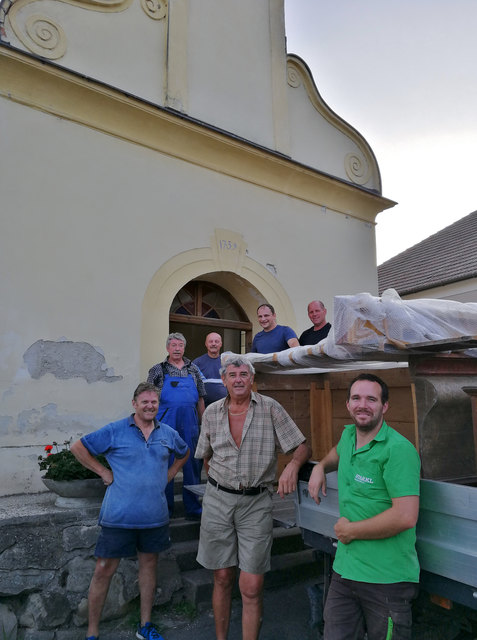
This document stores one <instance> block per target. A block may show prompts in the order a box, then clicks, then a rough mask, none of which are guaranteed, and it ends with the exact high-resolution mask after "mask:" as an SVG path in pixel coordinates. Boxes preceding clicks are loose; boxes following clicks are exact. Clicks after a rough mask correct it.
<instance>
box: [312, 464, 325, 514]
mask: <svg viewBox="0 0 477 640" xmlns="http://www.w3.org/2000/svg"><path fill="white" fill-rule="evenodd" d="M320 491H321V493H322V494H323V495H324V496H325V497H326V474H325V471H324V469H323V467H322V465H321V464H320V463H318V464H315V466H314V468H313V471H312V472H311V476H310V479H309V480H308V493H309V495H310V497H312V498H313V500H314V501H315V502H316V504H320V502H321V498H320V496H319V495H318V494H319V493H320Z"/></svg>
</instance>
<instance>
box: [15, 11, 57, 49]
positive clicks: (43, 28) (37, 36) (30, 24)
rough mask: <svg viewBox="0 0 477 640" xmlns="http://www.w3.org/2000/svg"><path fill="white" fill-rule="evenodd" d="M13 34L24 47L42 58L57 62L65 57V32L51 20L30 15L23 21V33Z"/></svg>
mask: <svg viewBox="0 0 477 640" xmlns="http://www.w3.org/2000/svg"><path fill="white" fill-rule="evenodd" d="M15 32H16V34H17V36H18V37H19V39H20V40H21V41H22V43H23V44H24V45H25V47H27V48H28V49H29V50H30V51H32V52H33V53H35V54H36V55H38V56H41V57H42V58H48V59H50V60H57V59H58V58H61V57H62V56H64V55H65V52H66V35H65V32H64V31H63V29H62V28H61V26H60V25H59V24H57V23H56V22H54V20H52V19H51V18H48V17H45V16H40V15H31V16H29V17H28V18H27V20H26V21H25V33H19V32H18V31H17V30H15Z"/></svg>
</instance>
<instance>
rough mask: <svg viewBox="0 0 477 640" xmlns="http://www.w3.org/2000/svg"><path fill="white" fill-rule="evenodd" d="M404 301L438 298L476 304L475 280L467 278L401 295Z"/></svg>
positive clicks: (476, 284) (476, 279) (476, 287)
mask: <svg viewBox="0 0 477 640" xmlns="http://www.w3.org/2000/svg"><path fill="white" fill-rule="evenodd" d="M402 298H403V299H404V300H415V299H417V298H438V299H441V300H456V301H457V302H477V278H469V279H467V280H461V281H459V282H452V283H451V284H447V285H444V286H442V287H434V288H432V289H423V290H422V291H418V292H417V293H410V294H407V295H403V296H402Z"/></svg>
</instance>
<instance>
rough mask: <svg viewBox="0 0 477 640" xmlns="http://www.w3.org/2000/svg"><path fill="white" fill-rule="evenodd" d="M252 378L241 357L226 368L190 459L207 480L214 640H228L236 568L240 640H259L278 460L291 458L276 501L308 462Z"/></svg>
mask: <svg viewBox="0 0 477 640" xmlns="http://www.w3.org/2000/svg"><path fill="white" fill-rule="evenodd" d="M254 373H255V370H254V368H253V366H252V364H251V363H250V362H249V361H248V360H247V359H246V358H244V357H241V356H235V357H233V358H231V359H228V360H227V362H226V364H225V367H223V368H222V369H221V376H222V380H223V383H224V385H225V387H226V388H227V393H228V395H227V397H226V398H224V399H222V400H218V401H217V402H214V403H213V404H211V405H210V406H209V407H208V408H207V409H206V411H205V413H204V415H203V418H202V427H201V433H200V437H199V442H198V445H197V449H196V452H195V457H196V458H203V459H204V464H205V467H206V469H207V472H208V482H207V487H206V492H205V496H204V500H203V503H202V509H203V513H202V522H201V529H200V541H199V551H198V554H197V560H198V562H200V564H202V565H203V566H204V567H206V568H207V569H212V570H213V571H214V591H213V596H212V606H213V609H214V617H215V631H216V636H217V640H226V639H227V634H228V628H229V622H230V607H231V598H232V587H233V585H234V583H235V576H236V571H237V567H238V568H239V569H240V577H239V587H240V593H241V595H242V604H243V613H242V638H243V640H257V638H258V633H259V629H260V623H261V618H262V592H263V581H264V574H265V572H266V571H268V570H269V569H270V551H271V546H272V541H273V534H272V529H273V518H272V492H273V483H274V480H275V476H276V472H277V455H278V453H279V452H282V453H289V452H292V451H293V457H292V459H291V461H290V462H289V463H288V464H287V466H286V467H285V469H284V470H283V472H282V474H281V476H280V478H279V481H278V493H279V494H280V496H281V497H282V498H283V496H284V495H285V494H288V493H291V492H292V491H294V490H295V489H296V486H297V480H298V471H299V469H300V467H301V466H302V464H304V463H305V462H306V461H307V460H308V458H309V457H310V449H309V447H308V445H307V444H306V443H305V436H304V435H303V434H302V433H301V431H300V430H299V429H298V427H297V426H296V424H295V423H294V422H293V420H292V419H291V418H290V416H289V415H288V414H287V412H286V411H285V410H284V409H283V407H282V406H281V405H280V404H279V403H278V402H276V400H273V399H272V398H269V397H267V396H262V395H260V394H258V393H254V392H252V384H253V377H254Z"/></svg>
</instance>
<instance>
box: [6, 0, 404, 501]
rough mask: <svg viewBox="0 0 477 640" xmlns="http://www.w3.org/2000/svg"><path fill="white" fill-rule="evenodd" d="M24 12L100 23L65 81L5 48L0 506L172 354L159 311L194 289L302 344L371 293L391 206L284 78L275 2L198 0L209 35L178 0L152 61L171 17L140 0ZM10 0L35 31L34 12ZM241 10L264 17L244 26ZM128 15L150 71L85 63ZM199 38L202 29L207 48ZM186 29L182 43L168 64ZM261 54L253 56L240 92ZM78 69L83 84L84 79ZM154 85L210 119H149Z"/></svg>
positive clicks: (125, 405) (332, 126)
mask: <svg viewBox="0 0 477 640" xmlns="http://www.w3.org/2000/svg"><path fill="white" fill-rule="evenodd" d="M35 1H36V2H39V3H42V2H43V3H50V4H42V8H43V9H45V10H46V9H47V8H48V10H49V11H50V12H52V13H53V14H54V17H55V20H57V21H58V22H59V23H60V24H62V25H64V26H66V27H67V29H66V32H68V33H70V32H74V31H75V25H76V26H77V28H78V30H80V31H81V30H82V29H88V28H89V27H91V29H93V27H94V28H95V29H99V31H100V32H101V33H102V34H103V38H102V39H100V40H101V41H102V44H99V43H96V44H93V41H92V40H91V41H88V44H89V45H90V47H91V51H89V52H83V53H82V54H81V56H80V55H79V53H78V51H79V49H78V46H71V47H70V45H72V44H74V38H73V40H71V38H69V39H68V41H67V42H68V47H70V48H68V47H67V49H66V53H65V55H64V59H61V60H60V61H59V63H60V64H62V65H63V64H64V62H67V61H68V64H69V65H70V67H71V69H72V70H73V71H74V72H73V73H71V72H69V71H68V70H66V69H62V68H60V67H58V66H56V65H55V64H51V63H45V62H44V61H43V60H40V59H37V58H34V57H32V56H31V55H30V52H28V51H27V52H26V53H22V52H21V51H17V50H14V49H11V48H9V47H0V145H1V154H0V164H1V166H0V175H1V180H2V185H1V189H2V234H1V236H0V243H1V246H0V269H1V272H2V274H8V275H7V277H4V278H2V281H1V283H0V295H1V300H2V305H0V402H1V405H0V469H1V472H0V474H1V483H0V492H1V493H3V494H12V493H20V492H22V491H37V490H41V489H42V485H41V482H40V479H39V473H38V468H37V457H38V455H39V454H40V453H41V452H42V449H43V446H44V445H45V444H47V443H49V442H51V441H52V440H57V441H58V442H63V441H64V440H66V439H69V438H73V439H75V438H77V437H78V436H79V435H81V434H83V433H86V432H88V431H90V430H92V429H94V428H97V427H98V426H100V425H102V424H104V423H106V422H108V421H110V420H114V419H116V418H118V417H119V416H122V415H124V414H125V413H126V412H127V411H128V410H129V408H130V396H131V394H132V391H133V389H134V387H135V386H136V384H137V383H138V382H139V380H140V379H143V378H144V377H145V376H146V374H147V370H148V368H149V367H150V366H151V364H153V363H155V362H157V361H159V360H160V359H162V358H163V357H164V347H163V345H164V341H165V337H166V335H167V333H168V313H169V307H170V305H171V302H172V299H173V297H174V295H175V294H176V293H177V291H178V290H179V289H180V288H181V287H182V286H183V285H184V284H186V283H187V282H188V281H189V280H191V279H194V278H201V279H205V280H209V281H211V282H216V283H217V284H220V285H221V286H223V287H224V288H226V289H227V290H228V291H229V292H230V293H231V294H232V295H233V296H234V297H235V298H236V299H237V300H238V302H239V303H240V304H241V306H242V307H243V309H244V310H245V312H246V313H247V314H248V316H249V318H250V320H251V321H253V322H255V325H254V329H255V330H257V324H256V318H255V309H256V306H257V304H258V302H261V301H262V300H264V299H266V300H268V301H269V302H271V303H272V304H274V305H275V307H276V309H277V313H278V320H279V322H280V323H282V324H289V325H291V326H293V328H294V329H295V330H296V331H297V332H301V331H302V330H303V329H305V328H306V327H307V326H308V325H309V321H308V318H307V315H306V305H307V303H308V302H309V301H310V300H311V299H314V298H317V297H318V298H320V299H322V300H323V301H324V302H325V304H326V305H327V306H328V309H329V312H330V315H331V314H332V301H333V296H334V295H339V294H347V293H356V292H358V291H369V292H371V293H376V291H377V274H376V258H375V236H374V221H375V217H376V215H377V213H379V212H380V211H382V210H383V209H384V208H387V207H389V206H392V204H393V203H392V202H391V201H389V200H386V199H385V198H383V197H382V196H381V195H380V183H379V171H378V168H377V164H376V162H375V159H374V156H373V155H372V152H371V150H370V149H369V147H368V146H367V145H366V143H365V141H364V140H363V139H362V138H361V137H360V136H359V134H358V133H357V132H355V131H354V130H352V128H351V127H349V125H346V123H343V122H342V121H341V120H340V119H339V118H338V117H337V116H334V115H333V114H331V113H330V112H329V110H328V111H327V107H326V105H323V104H320V102H319V97H317V94H316V89H315V88H314V86H313V85H312V82H311V81H310V78H309V76H308V75H307V73H308V72H307V70H306V68H305V67H304V66H303V65H301V64H300V63H299V61H297V60H296V59H293V60H292V59H290V60H289V65H290V64H291V65H292V66H293V67H294V71H295V72H296V73H297V74H298V76H299V78H300V83H298V84H297V77H296V76H295V77H294V79H293V78H292V79H291V80H290V75H288V76H287V64H286V55H285V53H286V52H285V50H284V40H283V38H282V40H280V38H281V36H280V34H283V32H282V28H283V24H282V22H283V15H282V13H280V12H282V8H283V7H282V2H281V0H270V1H269V2H264V3H256V2H255V1H254V2H252V1H251V0H248V4H247V3H240V5H238V4H237V3H230V5H229V4H227V7H228V11H229V13H228V12H227V11H225V9H224V7H225V4H226V3H224V5H223V6H222V4H220V6H218V5H217V4H216V1H215V4H214V3H213V2H212V0H207V3H208V7H209V11H208V15H209V18H210V17H211V16H212V18H213V19H209V22H207V20H206V15H205V14H204V15H202V13H198V12H199V9H198V6H199V3H189V2H187V1H186V0H174V1H173V2H171V3H169V9H170V11H169V13H167V20H169V23H168V24H169V37H172V36H171V34H172V33H175V36H174V38H173V40H174V42H173V44H171V43H170V50H169V51H168V55H169V54H171V56H172V58H174V55H175V56H176V57H175V58H174V59H173V60H172V59H171V58H167V60H168V62H169V64H163V62H164V59H165V58H161V56H163V51H164V44H165V42H164V30H165V27H164V25H165V24H166V16H163V17H159V15H156V16H150V15H148V14H147V12H146V10H145V9H144V6H143V5H141V4H140V3H138V2H136V3H135V4H134V2H133V3H132V4H127V5H126V4H124V5H123V4H119V3H118V4H117V5H113V4H111V5H110V9H108V10H107V11H106V10H102V9H101V7H99V9H98V11H91V7H89V8H87V7H84V6H82V3H81V2H80V1H79V0H78V1H77V2H76V1H75V2H74V3H73V0H72V1H71V2H67V3H61V2H58V3H55V2H53V0H35ZM17 3H18V6H17V8H16V11H17V19H18V20H19V21H20V22H21V19H23V20H24V22H25V24H27V23H28V15H27V13H28V12H29V11H30V10H31V9H30V6H29V4H30V3H28V2H26V1H25V0H17ZM205 4H206V3H205V0H204V4H202V3H200V6H201V7H202V8H203V10H204V6H205ZM63 5H64V6H63ZM113 6H116V9H118V10H113V8H112V7H113ZM161 6H164V3H161V2H158V3H148V4H146V7H149V9H150V10H152V9H151V7H152V8H154V7H155V8H156V9H157V10H158V11H159V10H160V8H161ZM58 7H60V8H58ZM213 7H215V10H214V11H212V8H213ZM246 8H248V12H249V14H250V12H251V11H252V8H253V11H256V14H255V17H256V18H257V20H258V22H257V23H256V24H255V23H254V24H253V26H252V27H250V25H251V24H252V23H253V20H252V18H253V15H249V16H248V20H247V19H246V16H245V15H242V12H244V9H246ZM103 9H104V7H103ZM73 11H74V12H80V13H79V14H78V15H81V16H82V17H81V20H80V21H79V22H78V23H75V22H74V21H73V19H72V16H73ZM81 12H82V13H81ZM174 12H176V17H177V20H176V21H175V19H174ZM230 15H233V16H234V25H235V27H236V29H237V30H238V32H240V33H243V37H244V42H245V43H247V47H246V48H247V51H245V52H244V51H242V48H241V45H240V46H239V44H240V42H239V40H240V39H239V37H238V34H231V33H230V34H229V38H227V37H225V36H226V35H227V30H224V31H220V33H219V34H217V40H216V41H215V46H217V43H221V45H220V46H221V49H223V47H226V46H227V40H228V39H230V38H232V39H235V40H233V42H231V46H230V49H229V50H228V51H227V52H226V54H224V55H223V56H222V57H223V61H222V60H221V59H220V58H221V56H220V55H219V51H218V50H216V49H214V44H213V43H214V39H213V38H212V34H213V33H214V28H216V27H220V26H221V25H222V26H223V25H224V23H225V22H226V18H227V17H228V16H230ZM128 16H129V17H128ZM126 17H128V20H127V21H126V22H127V24H128V25H129V27H130V28H131V30H132V33H134V32H136V39H137V33H140V34H141V35H143V36H144V41H145V42H148V47H149V49H148V54H149V56H150V57H148V59H147V61H144V63H145V67H144V68H141V69H140V70H139V68H138V65H139V62H138V61H137V60H131V59H130V58H129V56H128V55H126V54H124V56H123V52H121V53H118V56H119V58H118V61H119V62H117V63H115V62H114V61H113V60H112V58H111V57H108V56H105V59H104V60H103V59H101V60H100V61H99V62H100V63H99V64H98V65H96V64H95V63H94V60H93V58H94V57H95V56H96V58H98V59H99V57H101V54H102V53H103V52H104V51H105V47H106V41H107V37H109V34H110V32H109V30H108V29H109V26H110V25H112V24H113V22H111V21H114V24H116V25H117V29H118V30H117V31H114V29H113V31H114V34H115V35H114V38H116V37H119V36H120V37H123V35H124V29H125V26H124V25H125V24H126V22H125V23H124V24H123V23H122V21H124V20H125V18H126ZM156 18H157V19H156ZM214 19H215V20H216V22H214ZM52 20H53V18H52ZM88 21H89V22H88ZM7 22H8V21H7ZM120 24H121V26H119V25H120ZM145 24H147V26H144V25H145ZM98 25H101V27H98ZM194 25H200V26H201V30H200V32H201V33H203V32H204V31H205V30H206V29H209V30H210V37H209V39H207V38H205V40H206V42H203V41H202V40H203V38H202V37H200V38H199V35H198V33H197V31H196V29H194ZM260 25H261V26H260ZM249 27H250V28H249ZM259 27H260V28H259ZM10 28H11V25H10ZM183 28H186V33H187V34H188V35H187V42H188V46H185V45H184V47H183V54H182V55H179V54H180V49H181V47H180V46H179V45H180V42H181V41H180V39H179V40H178V33H180V32H181V29H183ZM93 30H94V29H93ZM66 32H65V33H66ZM118 34H119V35H118ZM106 36H107V37H106ZM91 37H93V36H91ZM254 42H255V44H256V45H257V47H258V48H257V47H256V48H255V50H254V53H253V56H254V57H257V56H258V58H259V59H258V60H256V61H255V67H254V69H252V70H251V71H250V73H249V76H250V77H248V78H247V77H246V76H247V69H248V68H249V66H250V59H249V54H250V51H249V49H251V48H252V47H251V45H252V44H253V43H254ZM279 42H281V48H280V47H279V46H278V43H279ZM17 44H19V45H20V44H21V45H22V48H24V49H26V50H28V47H26V45H24V44H23V43H21V41H20V40H18V42H17ZM141 46H142V45H141ZM234 47H235V48H234ZM126 48H127V47H126ZM75 52H76V53H75ZM194 52H195V53H196V54H197V56H196V57H194ZM143 53H144V51H143ZM214 53H215V56H214ZM67 56H71V57H70V58H67ZM75 56H76V57H75ZM88 56H92V57H91V58H89V57H88ZM106 58H107V59H106ZM242 58H243V59H242ZM200 59H202V60H208V61H209V64H208V66H207V65H205V66H203V67H202V66H201V64H200ZM155 61H157V64H155ZM123 64H124V69H121V68H120V67H121V65H123ZM214 65H216V69H215V71H216V72H217V74H216V75H215V76H214V77H212V78H211V77H209V76H210V73H212V75H213V72H214V69H213V66H214ZM221 65H223V68H221ZM86 69H88V73H87V74H86V75H88V76H89V78H84V77H83V76H81V75H78V74H77V73H76V72H77V71H79V70H81V71H82V73H83V72H84V71H85V70H86ZM207 70H208V71H209V75H207V73H206V72H207ZM288 70H289V69H288ZM94 74H97V75H96V76H95V75H94ZM221 74H222V75H221ZM227 74H230V77H228V75H227ZM93 77H100V79H101V80H102V81H105V82H106V84H104V83H103V82H95V81H93V80H91V78H93ZM134 82H136V83H137V85H136V89H135V90H134V93H138V94H139V95H141V94H140V92H141V91H143V92H144V91H145V87H146V85H147V87H148V90H149V92H150V93H149V94H144V93H143V96H142V97H145V98H147V100H152V102H156V103H157V104H151V103H150V102H147V101H144V100H141V99H138V98H137V97H135V96H130V95H127V93H128V91H130V90H131V88H132V87H133V85H134ZM287 82H288V84H287ZM117 83H119V84H121V85H122V86H121V90H116V89H113V88H112V86H114V85H115V84H117ZM224 83H225V84H224ZM161 85H162V88H164V87H166V89H165V93H164V94H163V95H162V97H163V98H164V99H165V104H166V106H167V105H168V106H171V104H172V103H174V105H175V107H174V108H176V107H177V106H178V103H177V102H174V101H175V100H176V99H179V98H181V100H182V99H183V100H184V101H183V105H182V107H184V108H185V106H186V107H187V109H188V110H190V112H191V113H192V112H193V113H192V115H196V116H198V115H200V114H203V118H204V119H205V120H206V123H208V124H206V123H204V122H201V121H200V120H194V119H192V118H189V117H185V116H184V115H178V114H177V113H176V112H175V111H171V110H168V109H163V108H160V87H161ZM225 85H226V86H225ZM169 90H170V92H169ZM229 90H230V91H229ZM236 91H239V93H240V96H238V95H237V93H236ZM260 91H261V92H262V93H261V94H260V95H261V98H260V100H259V106H258V107H255V106H254V104H253V97H254V96H255V97H256V96H257V95H258V93H257V92H260ZM239 98H240V99H239ZM242 98H243V99H242ZM157 105H159V106H157ZM184 105H185V106H184ZM310 105H311V106H310ZM229 106H230V108H229ZM250 113H253V115H254V116H255V117H254V118H251V117H250ZM300 114H301V115H300ZM298 116H299V117H298ZM209 125H213V126H209ZM217 127H220V128H226V127H228V128H229V129H230V133H228V134H227V133H224V132H222V131H220V130H217ZM306 129H308V130H309V131H310V139H309V140H308V141H307V140H306V138H305V137H304V136H303V135H302V133H303V131H305V130H306ZM237 135H239V136H242V137H249V140H243V139H241V138H240V137H237ZM317 140H318V141H320V140H321V146H320V147H319V153H315V154H314V155H313V153H312V151H313V145H314V141H317ZM266 146H269V147H270V149H267V148H265V147H266ZM317 148H318V147H317ZM325 148H326V150H327V152H326V153H325V152H324V149H325ZM277 150H278V151H280V153H277ZM290 150H293V154H292V155H295V156H296V158H293V157H290V154H289V153H288V152H289V151H290ZM350 154H351V155H352V154H360V157H361V158H363V159H364V160H365V161H366V162H367V163H368V167H369V171H368V173H367V175H366V178H367V181H366V183H365V184H364V183H363V181H362V177H360V175H359V168H358V169H356V168H355V169H353V170H352V171H351V173H350V172H349V171H347V170H346V166H347V165H346V158H347V156H349V155H350ZM321 165H323V166H322V167H321ZM333 172H334V174H335V175H330V174H332V173H333Z"/></svg>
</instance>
